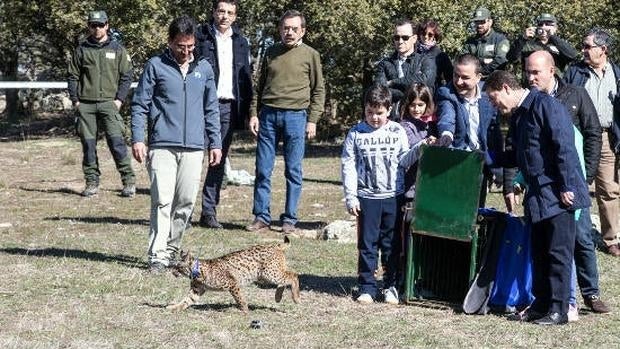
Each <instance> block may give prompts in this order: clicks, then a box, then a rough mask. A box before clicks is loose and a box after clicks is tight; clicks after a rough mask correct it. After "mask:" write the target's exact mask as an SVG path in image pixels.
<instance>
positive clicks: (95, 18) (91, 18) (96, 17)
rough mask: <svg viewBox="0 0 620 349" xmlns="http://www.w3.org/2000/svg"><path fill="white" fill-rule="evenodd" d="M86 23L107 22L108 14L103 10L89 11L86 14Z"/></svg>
mask: <svg viewBox="0 0 620 349" xmlns="http://www.w3.org/2000/svg"><path fill="white" fill-rule="evenodd" d="M88 23H104V24H105V23H108V15H107V14H106V13H105V11H91V12H90V13H89V14H88Z"/></svg>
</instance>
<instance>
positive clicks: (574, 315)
mask: <svg viewBox="0 0 620 349" xmlns="http://www.w3.org/2000/svg"><path fill="white" fill-rule="evenodd" d="M577 320H579V308H578V307H577V304H569V305H568V322H575V321H577Z"/></svg>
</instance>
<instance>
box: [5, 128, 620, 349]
mask: <svg viewBox="0 0 620 349" xmlns="http://www.w3.org/2000/svg"><path fill="white" fill-rule="evenodd" d="M101 143H102V144H101V146H100V149H99V154H100V156H101V159H100V163H101V165H102V169H103V171H102V172H103V177H102V183H101V184H102V191H101V193H100V194H99V195H98V196H97V197H95V198H91V199H85V198H82V197H80V196H79V195H78V194H79V192H80V191H81V190H82V188H83V180H82V176H81V170H80V164H79V160H78V161H77V162H72V161H68V159H69V158H70V156H69V155H67V154H73V155H75V158H77V159H79V158H80V156H79V155H78V154H80V145H79V143H78V141H77V140H74V139H62V138H61V139H51V140H39V141H25V142H17V143H3V144H2V146H1V149H2V150H1V151H0V168H2V171H1V172H0V183H2V185H0V202H2V206H1V209H0V237H1V239H0V241H1V242H0V246H1V248H0V263H1V265H2V266H3V268H2V269H1V270H0V280H3V282H2V283H0V328H1V331H0V347H2V348H85V347H88V348H117V347H119V348H125V347H126V348H154V347H170V348H188V347H189V348H193V347H198V348H219V347H233V348H255V347H260V348H274V347H276V348H280V347H299V348H306V347H316V348H320V347H335V348H349V347H362V348H367V347H382V348H383V347H532V346H534V347H551V346H558V347H615V346H617V342H618V340H619V339H620V337H619V336H618V334H617V333H618V327H619V325H620V315H618V314H620V286H619V284H618V281H617V275H618V274H619V272H620V267H619V266H618V260H612V259H611V258H610V257H608V256H607V255H603V254H599V265H600V272H601V286H602V290H603V296H604V298H605V300H607V301H608V302H609V304H610V305H611V306H612V307H614V309H615V310H616V311H615V312H614V313H613V314H610V315H607V316H597V315H592V314H589V313H582V315H581V318H580V321H579V322H578V323H575V324H571V325H569V326H563V327H556V328H541V327H535V326H532V325H526V324H515V323H509V322H508V321H506V320H504V319H503V318H501V317H498V316H493V315H490V316H465V315H463V314H461V313H460V312H459V311H458V308H456V310H454V309H452V308H429V307H420V306H408V305H402V306H397V307H391V306H387V305H384V304H373V305H371V306H360V305H358V304H356V303H355V302H353V301H352V299H351V293H352V289H353V288H354V287H355V278H356V272H355V271H356V251H355V246H354V245H343V244H336V243H331V242H323V241H316V240H309V239H295V240H294V241H293V246H292V248H291V249H290V250H289V251H288V253H287V254H288V260H289V264H290V266H291V269H293V270H295V271H297V272H299V274H300V275H301V277H300V280H301V286H302V294H301V296H302V303H301V304H299V305H295V304H293V303H292V301H291V299H290V295H288V294H285V298H284V300H283V303H280V304H276V303H275V302H274V300H273V298H274V291H275V290H274V289H272V288H261V287H256V286H251V287H249V288H247V289H246V290H245V292H246V293H247V298H248V300H249V302H250V309H251V311H250V313H249V315H244V314H242V313H241V312H240V311H239V310H238V309H237V308H235V307H234V302H233V300H232V298H231V297H230V295H229V294H226V293H222V292H207V294H206V295H205V296H204V297H203V298H202V299H201V300H200V302H199V304H198V306H196V307H193V308H191V309H189V310H187V311H185V312H181V313H171V312H169V311H167V310H166V309H164V308H163V306H165V305H166V304H168V303H171V302H173V301H178V300H179V299H180V298H182V297H183V296H184V294H185V292H186V291H187V287H188V282H187V280H184V279H175V278H174V277H172V276H171V275H158V276H155V275H150V274H148V273H146V264H145V251H146V247H147V236H148V211H149V209H148V207H149V197H148V179H147V175H146V169H145V168H144V167H141V166H136V168H137V173H138V195H137V196H136V197H135V198H134V199H130V200H128V199H123V198H120V197H119V196H118V194H119V191H120V181H119V179H118V175H117V174H116V171H115V169H114V165H113V162H112V160H111V156H110V153H109V151H108V150H107V148H106V147H105V145H103V143H104V142H101ZM337 154H338V146H337V145H329V144H325V145H321V146H320V147H313V148H312V149H309V150H308V157H307V158H306V161H305V171H304V173H305V175H304V177H305V182H304V193H303V201H302V203H301V207H300V214H301V217H302V223H303V226H305V227H308V228H317V227H320V226H322V225H324V224H326V223H329V222H330V221H332V220H334V219H347V218H348V217H347V215H346V212H345V210H344V208H343V203H342V201H341V199H342V189H341V187H340V184H339V159H338V157H337ZM253 159H254V158H253V146H252V145H251V144H244V145H242V146H238V147H235V151H234V155H233V159H232V160H233V166H234V168H236V169H246V170H249V171H252V169H253ZM282 169H283V162H282V158H281V157H279V158H278V160H277V162H276V170H275V172H274V194H273V196H274V198H273V204H272V212H273V214H274V216H275V217H277V216H278V215H279V213H280V212H281V210H282V207H283V198H282V197H283V192H284V183H283V176H282V171H283V170H282ZM491 199H492V200H494V202H496V203H497V204H496V206H500V205H499V198H498V197H496V196H492V197H491ZM251 201H252V189H251V188H250V187H228V188H227V189H226V190H225V191H224V192H223V194H222V205H221V207H220V209H219V215H220V218H221V220H222V221H223V222H224V223H225V224H226V227H227V228H228V229H227V230H224V231H221V232H219V231H217V232H216V231H213V230H207V229H202V228H199V227H194V228H193V229H192V230H190V231H189V232H188V233H187V235H186V237H185V240H184V246H186V247H190V248H192V249H193V250H194V251H200V253H201V255H202V256H204V257H209V256H216V255H221V254H223V253H225V252H229V251H231V250H234V249H238V248H240V247H244V246H248V245H251V244H255V243H260V242H264V241H269V240H274V239H279V238H280V236H279V235H278V234H277V233H276V232H272V233H269V234H265V235H258V234H251V233H247V232H244V231H243V230H242V226H243V225H244V224H246V223H248V221H249V220H250V219H251V215H250V212H251ZM199 211H200V209H199V208H197V210H196V212H195V217H194V218H195V219H196V218H197V217H198V214H199V213H200V212H199ZM252 320H261V321H263V323H264V327H263V328H262V329H258V330H256V329H250V326H249V325H250V322H251V321H252Z"/></svg>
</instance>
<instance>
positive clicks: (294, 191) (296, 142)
mask: <svg viewBox="0 0 620 349" xmlns="http://www.w3.org/2000/svg"><path fill="white" fill-rule="evenodd" d="M306 118H307V113H306V111H305V110H290V109H278V108H272V107H268V106H263V107H262V108H261V112H260V115H259V130H258V144H257V146H256V179H255V181H254V207H253V209H252V213H253V214H254V216H255V217H256V219H258V220H260V221H262V222H264V223H267V224H270V223H271V211H270V209H269V203H270V201H271V175H272V173H273V165H274V162H275V159H276V148H277V145H278V142H279V141H280V140H282V141H284V177H285V179H286V203H285V205H284V213H283V214H282V215H280V221H281V222H282V223H290V224H293V225H295V224H296V223H297V206H298V204H299V197H300V196H301V183H302V180H303V174H302V168H301V166H302V161H303V159H304V150H305V145H306V144H305V136H306Z"/></svg>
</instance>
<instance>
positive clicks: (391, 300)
mask: <svg viewBox="0 0 620 349" xmlns="http://www.w3.org/2000/svg"><path fill="white" fill-rule="evenodd" d="M383 301H384V302H386V303H387V304H392V305H397V304H398V291H397V290H396V287H394V286H392V287H390V288H388V289H385V290H383Z"/></svg>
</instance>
